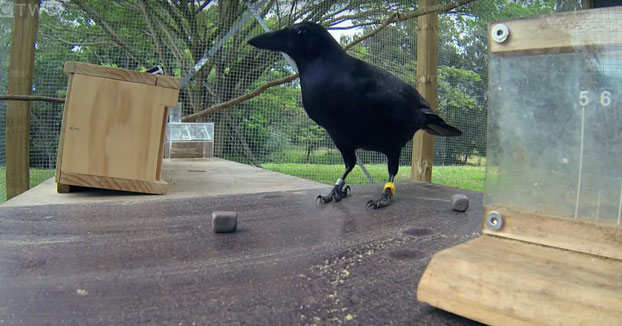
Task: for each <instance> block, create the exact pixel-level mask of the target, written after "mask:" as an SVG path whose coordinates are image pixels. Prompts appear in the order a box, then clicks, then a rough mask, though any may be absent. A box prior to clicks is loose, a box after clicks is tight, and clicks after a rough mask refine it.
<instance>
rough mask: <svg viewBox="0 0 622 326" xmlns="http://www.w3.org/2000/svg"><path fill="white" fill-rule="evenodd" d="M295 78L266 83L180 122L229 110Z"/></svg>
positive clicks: (184, 118)
mask: <svg viewBox="0 0 622 326" xmlns="http://www.w3.org/2000/svg"><path fill="white" fill-rule="evenodd" d="M296 78H298V74H293V75H290V76H287V77H285V78H281V79H276V80H273V81H269V82H267V83H265V84H263V85H261V86H259V87H257V89H255V90H254V91H252V92H250V93H248V94H244V95H242V96H240V97H236V98H234V99H232V100H229V101H227V102H223V103H218V104H216V105H212V106H210V107H209V108H207V109H205V110H203V111H200V112H197V113H194V114H191V115H187V116H185V117H183V118H182V119H181V121H183V122H188V121H196V120H198V119H199V118H201V117H204V116H206V115H208V114H210V113H214V112H217V111H220V110H222V109H226V108H229V107H231V106H234V105H236V104H240V103H242V102H244V101H246V100H248V99H251V98H253V97H255V96H257V95H259V94H261V92H263V91H265V90H266V89H268V88H270V87H272V86H277V85H281V84H285V83H287V82H290V81H292V80H294V79H296Z"/></svg>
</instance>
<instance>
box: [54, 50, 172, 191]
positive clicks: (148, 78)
mask: <svg viewBox="0 0 622 326" xmlns="http://www.w3.org/2000/svg"><path fill="white" fill-rule="evenodd" d="M65 73H66V74H68V75H69V85H68V87H67V97H66V100H65V109H64V113H63V122H62V129H61V134H60V140H59V145H58V158H57V164H56V183H57V184H58V192H67V191H68V189H69V187H68V186H71V185H75V186H84V187H94V188H104V189H113V190H123V191H132V192H141V193H151V194H165V193H166V192H167V188H168V185H167V183H166V182H165V181H163V180H161V167H162V157H163V146H164V136H165V127H166V119H167V112H168V107H174V106H176V105H177V98H178V95H179V87H180V80H179V79H178V78H174V77H168V76H160V75H154V74H149V73H142V72H138V71H132V70H125V69H117V68H110V67H102V66H97V65H92V64H85V63H78V62H67V63H65Z"/></svg>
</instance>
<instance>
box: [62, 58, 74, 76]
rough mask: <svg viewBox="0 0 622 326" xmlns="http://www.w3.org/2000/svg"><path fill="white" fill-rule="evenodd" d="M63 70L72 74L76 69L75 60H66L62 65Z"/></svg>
mask: <svg viewBox="0 0 622 326" xmlns="http://www.w3.org/2000/svg"><path fill="white" fill-rule="evenodd" d="M63 71H64V72H65V74H67V75H69V74H73V73H74V72H75V71H76V62H75V61H66V62H65V66H64V67H63Z"/></svg>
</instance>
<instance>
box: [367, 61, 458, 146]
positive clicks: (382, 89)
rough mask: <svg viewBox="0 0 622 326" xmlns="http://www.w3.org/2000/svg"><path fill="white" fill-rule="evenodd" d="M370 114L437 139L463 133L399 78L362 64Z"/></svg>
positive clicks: (399, 126) (397, 126)
mask: <svg viewBox="0 0 622 326" xmlns="http://www.w3.org/2000/svg"><path fill="white" fill-rule="evenodd" d="M355 73H358V74H359V76H360V77H359V78H358V81H359V87H358V89H359V90H362V93H361V94H362V96H363V98H364V101H363V103H364V108H365V112H366V114H369V115H370V116H372V117H374V119H377V120H378V121H385V122H388V123H390V124H391V125H393V126H394V127H395V128H405V129H407V130H410V131H411V132H414V131H416V130H418V129H424V130H426V131H427V132H429V133H430V134H432V135H436V136H459V135H461V134H462V132H461V131H460V130H458V129H456V128H454V127H452V126H450V125H449V124H447V123H446V122H445V121H444V120H443V119H442V118H441V117H439V116H438V115H437V114H436V113H434V112H433V111H432V110H431V109H430V105H429V104H428V102H427V101H426V100H425V99H424V98H423V97H422V96H421V94H419V92H417V90H416V89H415V88H414V87H412V86H410V85H409V84H407V83H406V82H404V81H402V80H401V79H399V78H398V77H396V76H394V75H392V74H390V73H389V72H387V71H385V70H382V69H380V68H378V67H375V66H372V65H369V64H367V63H364V62H361V64H360V65H359V68H358V71H355Z"/></svg>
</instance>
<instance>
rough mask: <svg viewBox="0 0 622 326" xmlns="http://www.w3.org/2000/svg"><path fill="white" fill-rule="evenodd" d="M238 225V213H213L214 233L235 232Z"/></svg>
mask: <svg viewBox="0 0 622 326" xmlns="http://www.w3.org/2000/svg"><path fill="white" fill-rule="evenodd" d="M237 227H238V213H236V212H231V211H215V212H213V213H212V231H214V233H229V232H235V230H236V229H237Z"/></svg>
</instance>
